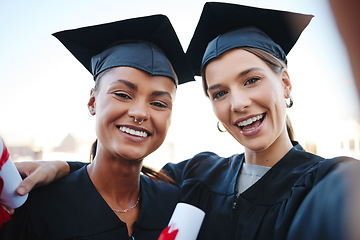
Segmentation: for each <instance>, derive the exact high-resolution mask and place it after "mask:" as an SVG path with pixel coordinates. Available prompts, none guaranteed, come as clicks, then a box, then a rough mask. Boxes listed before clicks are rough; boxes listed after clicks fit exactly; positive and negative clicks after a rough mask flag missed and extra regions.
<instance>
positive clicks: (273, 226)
mask: <svg viewBox="0 0 360 240" xmlns="http://www.w3.org/2000/svg"><path fill="white" fill-rule="evenodd" d="M243 160H244V155H243V154H237V155H234V156H232V157H229V158H223V157H219V156H218V155H216V154H214V153H212V152H204V153H200V154H198V155H196V156H195V157H194V158H192V159H190V160H187V161H184V162H181V163H178V164H167V165H166V166H165V167H164V169H163V170H165V172H166V173H167V174H169V176H171V177H172V178H174V179H175V180H176V181H177V182H178V183H179V185H180V186H181V195H182V196H181V198H182V200H181V201H184V202H188V203H191V204H194V205H196V206H198V207H200V208H201V209H203V210H204V211H205V212H206V214H205V218H204V222H203V224H202V227H201V229H200V233H199V235H198V239H206V240H208V239H221V240H225V239H246V240H249V239H267V240H268V239H276V240H281V239H286V236H287V233H288V231H289V228H290V225H291V223H292V221H293V218H294V216H295V214H296V212H297V210H298V208H299V206H300V205H301V203H302V201H303V200H304V198H305V197H306V195H307V194H308V192H309V191H310V190H311V189H312V188H313V187H314V186H315V185H316V184H317V183H318V182H320V181H321V180H322V179H323V178H324V177H325V176H326V175H327V174H328V173H330V172H332V171H334V169H336V168H337V166H338V165H341V164H340V163H344V162H348V161H350V162H358V161H356V160H353V159H352V160H345V159H340V158H336V159H326V160H325V159H324V158H321V157H319V156H316V155H313V154H311V153H308V152H305V151H303V150H302V148H301V146H300V145H298V144H297V145H296V146H294V147H293V148H292V149H291V150H290V151H289V152H288V153H287V154H286V155H285V156H284V157H283V158H282V159H281V160H280V161H279V162H278V163H277V164H275V165H274V166H273V167H272V168H271V169H270V170H269V171H268V172H267V173H266V174H265V175H264V176H263V177H262V178H261V179H259V181H258V182H256V183H255V184H254V185H253V186H251V187H250V188H249V189H247V190H246V191H245V192H243V193H242V194H240V196H239V197H238V198H237V197H236V192H235V189H236V182H237V177H238V174H239V170H240V168H241V165H242V163H243ZM304 227H306V226H304ZM305 231H306V230H305Z"/></svg>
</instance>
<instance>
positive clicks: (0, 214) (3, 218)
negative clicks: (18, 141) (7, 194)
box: [0, 144, 11, 228]
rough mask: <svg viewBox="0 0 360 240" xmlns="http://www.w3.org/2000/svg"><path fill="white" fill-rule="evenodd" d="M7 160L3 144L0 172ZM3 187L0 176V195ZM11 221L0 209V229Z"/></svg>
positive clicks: (8, 215)
mask: <svg viewBox="0 0 360 240" xmlns="http://www.w3.org/2000/svg"><path fill="white" fill-rule="evenodd" d="M8 159H9V152H8V150H7V148H6V146H5V144H3V152H2V155H1V158H0V171H1V168H2V166H3V165H4V164H5V162H6V161H7V160H8ZM3 187H4V180H3V179H2V177H1V176H0V194H1V192H2V189H3ZM10 219H11V216H10V214H9V213H8V212H7V211H5V209H4V208H2V207H0V228H1V227H2V226H3V224H4V222H6V221H9V220H10Z"/></svg>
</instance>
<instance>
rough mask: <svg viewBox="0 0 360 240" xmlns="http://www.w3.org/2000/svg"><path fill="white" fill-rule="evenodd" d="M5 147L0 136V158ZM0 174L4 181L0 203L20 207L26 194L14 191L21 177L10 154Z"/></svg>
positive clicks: (10, 206)
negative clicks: (20, 194) (22, 194)
mask: <svg viewBox="0 0 360 240" xmlns="http://www.w3.org/2000/svg"><path fill="white" fill-rule="evenodd" d="M5 148H6V147H5V145H4V143H3V141H2V139H1V138H0V158H1V157H2V156H3V154H4V150H5ZM0 176H1V178H2V179H3V181H4V186H3V189H2V192H1V194H0V203H1V204H2V205H5V206H6V207H8V208H18V207H20V206H21V205H22V204H23V203H24V202H25V201H26V199H27V197H28V195H27V194H26V195H24V196H19V195H18V194H17V193H16V192H15V191H16V188H17V187H18V186H19V184H20V182H21V181H22V178H21V176H20V174H19V172H18V170H17V169H16V167H15V165H14V163H13V161H12V160H11V157H10V155H9V157H8V159H7V160H6V161H5V163H4V165H3V166H2V168H1V170H0Z"/></svg>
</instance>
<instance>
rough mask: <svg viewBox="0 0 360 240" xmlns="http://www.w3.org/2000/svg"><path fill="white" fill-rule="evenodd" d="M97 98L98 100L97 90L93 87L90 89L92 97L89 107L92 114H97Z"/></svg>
mask: <svg viewBox="0 0 360 240" xmlns="http://www.w3.org/2000/svg"><path fill="white" fill-rule="evenodd" d="M95 100H96V97H95V90H94V89H93V88H92V89H91V91H90V98H89V102H88V109H89V113H90V114H91V115H93V116H94V115H95V114H96V108H95V106H96V104H95Z"/></svg>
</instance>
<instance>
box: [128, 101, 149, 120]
mask: <svg viewBox="0 0 360 240" xmlns="http://www.w3.org/2000/svg"><path fill="white" fill-rule="evenodd" d="M128 114H129V117H130V118H133V119H134V122H135V123H138V124H141V123H143V122H145V121H147V120H148V119H149V116H150V114H149V109H148V106H147V104H146V103H144V102H140V101H137V102H135V103H134V104H133V105H132V106H131V107H130V108H129V111H128Z"/></svg>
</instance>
